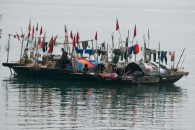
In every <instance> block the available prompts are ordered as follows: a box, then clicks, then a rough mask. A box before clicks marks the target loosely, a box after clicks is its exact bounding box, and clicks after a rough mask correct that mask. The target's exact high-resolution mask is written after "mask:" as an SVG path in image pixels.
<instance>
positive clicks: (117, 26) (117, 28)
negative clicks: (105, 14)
mask: <svg viewBox="0 0 195 130" xmlns="http://www.w3.org/2000/svg"><path fill="white" fill-rule="evenodd" d="M117 30H119V23H118V19H116V31H117Z"/></svg>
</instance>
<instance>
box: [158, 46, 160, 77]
mask: <svg viewBox="0 0 195 130" xmlns="http://www.w3.org/2000/svg"><path fill="white" fill-rule="evenodd" d="M158 58H159V61H158V65H159V76H160V42H159V54H158Z"/></svg>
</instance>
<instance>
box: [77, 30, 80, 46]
mask: <svg viewBox="0 0 195 130" xmlns="http://www.w3.org/2000/svg"><path fill="white" fill-rule="evenodd" d="M79 39H80V36H79V32H77V37H76V43H77V44H79Z"/></svg>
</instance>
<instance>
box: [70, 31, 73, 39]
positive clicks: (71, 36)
mask: <svg viewBox="0 0 195 130" xmlns="http://www.w3.org/2000/svg"><path fill="white" fill-rule="evenodd" d="M70 38H71V39H73V35H72V31H71V32H70Z"/></svg>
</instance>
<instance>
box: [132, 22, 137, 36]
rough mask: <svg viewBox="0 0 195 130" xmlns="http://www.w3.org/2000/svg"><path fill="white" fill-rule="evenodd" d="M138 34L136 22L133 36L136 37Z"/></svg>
mask: <svg viewBox="0 0 195 130" xmlns="http://www.w3.org/2000/svg"><path fill="white" fill-rule="evenodd" d="M136 35H137V32H136V24H135V28H134V34H133V37H134V38H135V37H136Z"/></svg>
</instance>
